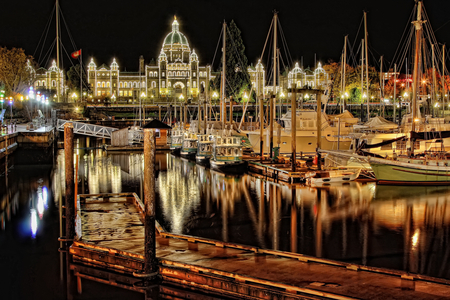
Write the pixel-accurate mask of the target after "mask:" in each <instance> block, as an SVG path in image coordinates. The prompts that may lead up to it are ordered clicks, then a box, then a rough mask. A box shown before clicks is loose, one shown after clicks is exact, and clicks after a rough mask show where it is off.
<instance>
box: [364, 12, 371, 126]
mask: <svg viewBox="0 0 450 300" xmlns="http://www.w3.org/2000/svg"><path fill="white" fill-rule="evenodd" d="M364 42H365V49H364V50H365V59H366V95H367V120H369V119H370V110H369V103H370V97H369V51H368V49H367V48H368V46H367V13H366V12H364Z"/></svg>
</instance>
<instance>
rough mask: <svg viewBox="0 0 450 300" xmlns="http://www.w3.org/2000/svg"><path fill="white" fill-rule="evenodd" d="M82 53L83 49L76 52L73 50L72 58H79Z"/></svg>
mask: <svg viewBox="0 0 450 300" xmlns="http://www.w3.org/2000/svg"><path fill="white" fill-rule="evenodd" d="M80 55H81V49H80V50H77V51H75V52H72V54H71V56H72V58H75V59H77V58H78V57H79V56H80Z"/></svg>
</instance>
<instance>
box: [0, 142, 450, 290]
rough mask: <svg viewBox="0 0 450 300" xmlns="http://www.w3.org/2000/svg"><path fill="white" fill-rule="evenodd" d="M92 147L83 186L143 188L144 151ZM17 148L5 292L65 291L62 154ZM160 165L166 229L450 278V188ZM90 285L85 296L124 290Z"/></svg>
mask: <svg viewBox="0 0 450 300" xmlns="http://www.w3.org/2000/svg"><path fill="white" fill-rule="evenodd" d="M87 146H90V145H89V143H84V139H80V140H78V142H77V143H76V147H77V148H78V149H77V150H76V151H75V152H76V154H78V157H79V173H78V175H79V180H78V182H79V185H78V191H79V193H105V192H136V193H137V194H138V195H139V196H141V195H142V177H141V170H142V155H141V154H137V153H135V154H112V153H110V152H105V151H103V150H102V149H93V148H88V147H87ZM19 155H21V153H20V152H17V153H16V154H14V155H12V156H10V163H9V166H10V167H12V168H11V169H10V173H9V174H8V177H7V178H8V182H7V183H6V180H5V179H6V178H5V177H4V175H3V176H2V177H1V180H2V181H1V182H2V185H1V192H2V206H1V208H2V211H1V213H2V231H1V232H0V240H1V244H2V248H3V249H4V250H2V255H1V258H2V263H3V262H4V264H2V265H4V266H6V267H7V268H8V269H11V270H17V271H14V272H13V274H12V275H11V276H8V277H6V278H5V279H4V280H2V283H1V284H2V290H3V291H5V290H7V291H9V292H10V294H7V297H6V298H7V299H14V298H15V299H18V298H24V296H30V295H40V297H38V298H46V299H49V298H54V299H61V298H64V295H65V294H64V285H63V284H62V283H60V284H59V285H58V283H59V282H60V281H59V277H60V274H59V270H60V262H59V253H58V251H57V249H58V247H59V243H58V241H57V237H58V236H59V224H58V205H59V204H58V201H59V199H60V197H59V196H60V195H61V194H64V192H63V190H64V186H63V184H62V183H63V182H64V172H63V170H64V167H63V162H64V158H63V156H62V155H63V152H62V151H59V152H58V153H57V154H56V155H55V157H54V161H55V166H54V167H52V165H51V164H48V163H47V164H44V165H27V166H25V165H21V164H20V163H15V161H17V159H16V158H18V156H19ZM11 159H12V160H11ZM156 167H157V170H158V174H157V184H156V186H157V194H156V196H157V197H156V200H157V220H158V221H159V222H160V224H161V225H162V226H163V227H164V228H165V229H166V230H167V231H170V232H173V233H182V234H188V235H193V236H201V237H206V238H211V239H216V240H223V241H227V242H233V243H240V244H246V245H253V246H257V247H261V248H269V249H278V250H283V251H292V252H298V253H303V254H306V255H312V256H317V257H323V258H330V259H335V260H339V261H345V262H352V263H356V264H364V265H369V266H376V267H385V268H393V269H399V270H406V271H410V272H414V273H416V272H417V273H421V274H426V275H430V276H436V277H442V278H450V274H449V273H448V272H449V271H448V270H449V268H448V256H449V250H448V243H449V240H448V239H449V221H450V212H449V211H448V205H447V204H449V200H450V192H449V189H448V188H447V187H436V188H435V187H391V186H377V185H376V184H374V183H359V182H354V183H350V184H347V185H333V186H330V187H325V188H320V189H317V188H311V187H308V186H297V187H296V188H295V189H291V188H289V187H287V186H285V185H281V184H274V183H271V182H266V181H263V180H260V179H256V178H253V177H251V176H248V175H244V176H240V177H230V176H224V175H223V174H220V173H217V172H211V171H209V170H208V169H205V168H203V167H199V166H197V165H196V164H195V163H192V162H188V161H186V160H182V159H179V158H176V157H173V156H171V155H170V154H158V155H157V163H156ZM45 194H47V197H45ZM6 198H7V199H6ZM293 199H294V200H293ZM34 230H35V231H34ZM29 269H31V271H29ZM25 270H27V272H25ZM30 282H32V283H34V284H30ZM25 286H26V288H24V287H25ZM86 286H87V287H86ZM8 287H14V288H9V289H8ZM58 287H59V288H58ZM84 287H85V289H84V293H83V295H82V296H83V298H85V299H89V297H95V295H96V293H101V294H103V293H105V292H108V291H111V290H116V289H115V288H112V287H108V289H104V288H103V287H104V286H102V285H93V288H91V289H90V288H89V284H85V285H84ZM116 292H117V291H116ZM122 293H126V292H125V291H122ZM127 294H131V295H134V296H135V297H136V298H137V297H141V298H142V295H136V294H135V293H131V292H127ZM114 295H116V294H115V293H114ZM8 296H9V297H8ZM46 296H47V297H46ZM2 298H3V297H2ZM80 299H82V298H80Z"/></svg>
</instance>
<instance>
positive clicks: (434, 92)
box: [431, 45, 444, 105]
mask: <svg viewBox="0 0 450 300" xmlns="http://www.w3.org/2000/svg"><path fill="white" fill-rule="evenodd" d="M431 56H432V59H431V61H432V63H433V92H432V93H431V101H432V103H435V102H436V100H437V99H436V66H435V64H434V59H435V56H434V45H431ZM443 104H444V102H442V105H443Z"/></svg>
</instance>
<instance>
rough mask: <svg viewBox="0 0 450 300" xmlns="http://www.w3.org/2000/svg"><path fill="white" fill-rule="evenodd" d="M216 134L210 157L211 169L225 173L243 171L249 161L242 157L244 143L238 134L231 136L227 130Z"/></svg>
mask: <svg viewBox="0 0 450 300" xmlns="http://www.w3.org/2000/svg"><path fill="white" fill-rule="evenodd" d="M222 132H223V134H222V135H220V136H216V137H215V138H214V142H213V152H212V156H211V159H210V165H211V169H213V170H216V171H220V172H224V173H243V172H245V170H246V168H247V162H246V161H244V160H243V159H242V144H241V139H240V137H238V136H230V135H229V133H227V130H226V129H225V130H223V131H222Z"/></svg>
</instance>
